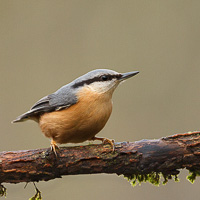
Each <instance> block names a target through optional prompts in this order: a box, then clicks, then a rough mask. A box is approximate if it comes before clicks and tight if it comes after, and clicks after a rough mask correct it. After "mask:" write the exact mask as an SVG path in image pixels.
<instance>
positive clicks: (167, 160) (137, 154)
mask: <svg viewBox="0 0 200 200" xmlns="http://www.w3.org/2000/svg"><path fill="white" fill-rule="evenodd" d="M115 147H116V148H115V151H114V152H112V150H111V147H110V145H109V144H105V145H102V144H99V145H96V144H94V145H87V146H76V147H62V148H60V149H59V150H58V157H55V155H54V153H52V152H51V150H50V148H48V149H35V150H24V151H12V152H11V151H10V152H1V153H0V183H3V182H6V183H19V182H34V181H42V180H44V181H48V180H51V179H54V178H61V176H63V175H73V174H96V173H109V174H110V173H116V174H118V175H121V174H123V175H125V176H127V177H129V178H131V177H133V174H134V175H144V177H147V176H146V175H148V174H152V173H156V174H158V173H162V174H163V175H164V177H165V178H166V177H169V176H171V175H177V174H178V173H179V171H178V170H179V169H183V168H186V169H188V170H190V171H191V172H193V176H196V175H198V174H199V172H200V132H190V133H184V134H177V135H173V136H169V137H165V138H161V139H157V140H141V141H137V142H121V143H115ZM138 177H139V176H138ZM144 177H143V178H144ZM140 178H141V177H140ZM193 178H195V177H193Z"/></svg>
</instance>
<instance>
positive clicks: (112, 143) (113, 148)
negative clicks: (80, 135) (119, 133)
mask: <svg viewBox="0 0 200 200" xmlns="http://www.w3.org/2000/svg"><path fill="white" fill-rule="evenodd" d="M92 140H100V141H102V143H103V144H106V143H109V144H110V145H111V147H112V151H113V152H114V151H115V141H114V140H110V139H108V138H102V137H93V138H92Z"/></svg>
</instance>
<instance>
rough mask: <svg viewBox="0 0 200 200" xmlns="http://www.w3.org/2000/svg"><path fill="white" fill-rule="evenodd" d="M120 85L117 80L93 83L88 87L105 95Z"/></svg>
mask: <svg viewBox="0 0 200 200" xmlns="http://www.w3.org/2000/svg"><path fill="white" fill-rule="evenodd" d="M117 85H118V82H117V81H116V80H110V81H98V82H94V83H91V84H90V85H88V87H89V88H90V89H91V90H93V91H94V92H97V93H105V92H107V91H109V90H110V89H112V88H116V87H117Z"/></svg>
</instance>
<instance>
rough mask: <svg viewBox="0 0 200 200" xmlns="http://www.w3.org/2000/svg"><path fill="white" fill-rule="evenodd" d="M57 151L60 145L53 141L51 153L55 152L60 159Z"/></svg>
mask: <svg viewBox="0 0 200 200" xmlns="http://www.w3.org/2000/svg"><path fill="white" fill-rule="evenodd" d="M56 149H59V147H58V145H57V144H56V142H55V141H54V140H53V139H52V140H51V151H53V152H54V154H55V156H56V157H58V154H57V152H56Z"/></svg>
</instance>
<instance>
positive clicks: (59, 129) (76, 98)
mask: <svg viewBox="0 0 200 200" xmlns="http://www.w3.org/2000/svg"><path fill="white" fill-rule="evenodd" d="M138 73H139V71H132V72H127V73H118V72H116V71H113V70H110V69H96V70H92V71H90V72H88V73H86V74H84V75H82V76H80V77H78V78H77V79H75V80H73V81H72V82H70V83H68V84H67V85H64V86H63V87H61V88H60V89H58V90H57V91H56V92H54V93H52V94H50V95H47V96H45V97H43V98H41V99H40V100H39V101H37V102H36V103H35V104H34V105H33V106H32V107H31V108H30V110H29V111H28V112H26V113H24V114H22V115H20V116H18V117H17V118H16V119H15V120H14V121H12V122H13V123H16V122H23V121H26V120H29V119H30V120H34V121H36V122H37V123H38V124H39V127H40V129H41V131H42V133H43V134H44V135H45V136H46V137H47V138H49V139H50V140H51V145H50V146H51V150H52V151H53V152H54V153H55V155H56V156H57V153H56V149H59V147H58V145H57V143H59V144H66V143H82V142H84V141H87V140H88V141H91V140H100V141H102V143H106V142H107V143H109V144H110V145H111V147H112V149H113V151H114V140H110V139H108V138H105V137H97V136H96V134H97V133H98V132H100V131H101V130H102V129H103V127H104V126H105V124H106V122H107V121H108V119H109V117H110V115H111V112H112V104H113V103H112V95H113V92H114V90H115V89H116V88H117V86H118V85H119V84H120V83H121V82H123V81H125V80H126V79H128V78H130V77H133V76H135V75H136V74H138Z"/></svg>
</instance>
